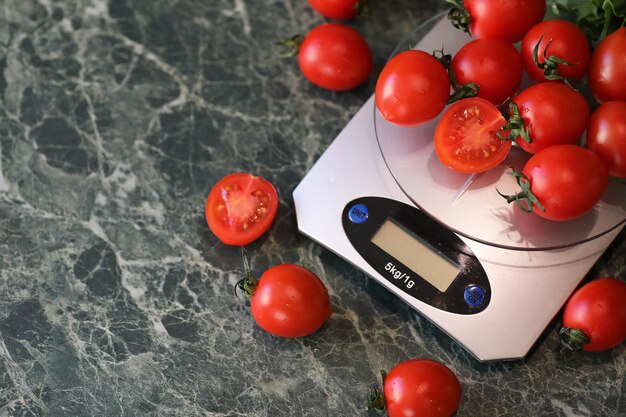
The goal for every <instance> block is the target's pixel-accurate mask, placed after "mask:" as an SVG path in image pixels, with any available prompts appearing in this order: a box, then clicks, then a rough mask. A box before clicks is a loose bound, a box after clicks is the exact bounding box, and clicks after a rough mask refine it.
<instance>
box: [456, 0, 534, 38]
mask: <svg viewBox="0 0 626 417" xmlns="http://www.w3.org/2000/svg"><path fill="white" fill-rule="evenodd" d="M463 6H464V7H465V9H466V10H467V11H468V12H469V15H470V19H471V21H470V27H469V29H470V33H471V34H472V36H474V37H475V38H479V39H480V38H498V39H504V40H507V41H509V42H517V41H520V40H522V38H523V37H524V35H525V34H526V32H528V30H529V29H530V28H531V27H533V26H534V25H535V24H537V23H539V22H540V21H541V20H543V17H544V15H545V14H546V0H501V1H494V0H464V1H463Z"/></svg>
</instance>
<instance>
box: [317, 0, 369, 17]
mask: <svg viewBox="0 0 626 417" xmlns="http://www.w3.org/2000/svg"><path fill="white" fill-rule="evenodd" d="M307 1H308V2H309V5H310V6H311V7H312V8H313V9H315V11H317V12H318V13H320V14H321V15H323V16H325V17H327V18H329V19H339V20H348V19H352V18H353V17H354V16H356V13H357V11H358V8H359V3H360V0H307Z"/></svg>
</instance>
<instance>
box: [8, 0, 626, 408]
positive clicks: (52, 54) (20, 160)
mask: <svg viewBox="0 0 626 417" xmlns="http://www.w3.org/2000/svg"><path fill="white" fill-rule="evenodd" d="M444 8H445V4H444V2H443V1H434V0H421V1H414V0H397V1H393V2H382V1H381V2H373V4H372V16H371V19H370V20H369V21H359V22H349V23H348V24H349V25H350V26H352V27H354V28H356V29H357V30H359V31H360V32H361V33H362V34H363V35H364V36H365V37H366V39H367V40H368V42H369V43H370V46H371V48H372V51H373V53H374V72H373V73H372V75H371V77H370V79H369V81H368V82H367V83H366V84H364V85H363V86H361V87H359V88H357V89H355V90H353V91H350V92H345V93H333V92H328V91H324V90H322V89H319V88H317V87H315V86H313V85H311V84H309V83H308V82H307V81H305V80H304V79H303V77H302V76H301V75H300V73H299V70H298V68H297V64H296V62H295V61H293V60H292V61H290V60H285V59H280V58H278V57H277V54H278V52H279V50H278V49H277V47H276V42H277V41H278V40H279V39H282V38H284V37H288V36H290V35H293V34H294V33H296V32H301V31H303V30H306V29H308V28H312V27H314V26H315V25H317V24H319V23H322V22H323V21H324V20H323V18H321V17H320V16H319V15H317V14H315V13H314V12H313V11H312V10H311V9H310V8H309V6H308V5H307V4H306V1H305V0H297V1H296V0H204V1H201V0H178V1H177V0H154V1H148V0H13V1H11V0H4V1H3V2H2V3H1V4H0V155H1V158H0V416H20V417H21V416H23V417H26V416H28V417H30V416H54V417H61V416H185V417H194V416H205V417H209V416H210V417H227V416H228V417H234V416H239V417H243V416H246V417H247V416H250V417H252V416H255V417H263V416H267V417H280V416H298V417H308V416H311V417H312V416H315V417H319V416H353V417H354V416H361V415H362V416H365V415H371V416H373V415H375V412H373V411H371V412H369V413H368V412H366V411H365V405H366V403H367V401H368V391H369V389H370V388H371V387H374V386H375V385H376V384H377V383H379V370H381V369H386V370H389V369H390V368H391V367H393V366H394V365H395V364H396V363H398V362H400V361H403V360H406V359H410V358H416V357H427V358H433V359H437V360H439V361H441V362H443V363H445V364H446V365H447V366H449V367H450V369H452V370H453V371H454V372H455V374H456V375H457V376H458V378H459V380H460V382H461V384H462V387H463V399H462V402H461V406H460V408H459V410H458V412H457V416H459V417H461V416H472V417H476V416H488V417H505V416H506V417H513V416H520V417H521V416H533V417H539V416H568V417H581V416H594V417H598V416H609V417H615V416H626V397H625V394H624V393H625V392H626V352H625V348H626V346H624V345H622V346H619V347H617V348H615V349H613V350H611V351H609V352H605V353H601V354H594V355H585V354H581V355H560V354H558V353H557V352H556V350H555V348H556V345H557V341H558V337H557V335H556V329H557V328H558V320H555V321H554V322H552V323H550V325H549V326H548V328H547V329H546V332H545V335H544V336H543V337H542V338H540V340H539V341H538V342H537V344H536V346H535V347H534V348H533V349H532V351H531V352H530V353H529V355H528V356H527V358H526V359H524V360H520V361H512V362H498V363H480V362H478V361H476V360H475V359H474V358H473V357H472V356H471V355H470V354H469V353H467V352H466V351H465V350H464V349H463V348H462V347H461V346H460V345H459V344H457V343H456V342H454V341H453V340H452V339H450V338H449V337H447V336H446V335H445V334H443V333H442V332H441V331H440V330H439V329H438V328H437V327H435V326H434V325H432V324H431V323H430V322H429V321H428V320H426V319H424V318H423V317H422V316H420V315H419V314H418V313H416V312H415V311H414V310H412V309H411V308H410V307H408V306H407V305H406V304H404V303H403V302H401V301H400V300H398V299H397V298H396V297H395V296H393V295H392V294H390V293H389V292H388V291H387V290H386V289H384V288H383V287H382V286H381V285H379V284H378V283H376V282H375V281H373V280H372V279H370V278H368V277H367V276H365V275H364V274H363V273H361V272H360V271H358V270H356V269H355V268H354V267H353V266H351V265H350V264H348V263H346V262H345V261H343V260H341V259H340V258H339V257H337V256H336V255H335V254H333V253H331V252H329V251H328V250H326V249H324V248H322V247H321V246H319V245H318V244H316V243H314V242H312V241H311V240H309V239H307V238H306V237H304V236H303V235H301V234H299V233H298V231H297V225H296V217H295V212H294V204H293V200H292V197H291V193H292V191H293V189H294V188H295V187H296V185H297V184H298V183H299V181H300V180H301V179H302V177H303V176H304V175H305V173H306V172H307V171H308V170H309V169H310V168H311V166H312V165H313V163H314V162H315V161H316V160H317V158H319V156H320V155H321V154H322V153H323V152H324V150H325V149H326V148H327V147H328V145H329V144H330V143H331V142H332V140H333V139H334V137H335V136H336V135H337V134H338V133H339V131H340V130H341V129H342V128H343V126H344V125H345V124H346V123H347V122H348V120H350V118H351V117H352V115H353V114H354V113H355V112H356V111H357V110H358V109H359V108H360V106H361V105H362V104H363V103H364V102H365V100H367V98H368V97H369V96H370V95H371V94H372V93H373V89H374V85H375V81H376V75H377V73H378V72H379V71H380V69H381V68H382V65H383V64H384V62H385V60H386V58H387V56H388V55H389V54H390V53H391V51H393V49H394V47H395V46H396V45H397V44H398V43H399V42H400V40H401V39H402V38H403V37H404V36H405V35H406V34H408V33H409V32H410V31H411V30H412V29H413V28H414V27H415V25H417V24H418V23H419V22H421V21H423V20H424V19H426V18H428V17H429V16H432V15H433V14H434V13H436V12H437V11H440V10H443V9H444ZM239 170H243V171H248V172H251V173H254V174H256V175H260V176H263V177H265V178H267V179H268V180H270V181H271V182H273V183H274V184H275V185H276V187H277V189H278V192H279V195H280V205H279V212H278V216H277V218H276V221H275V223H274V225H273V226H272V228H271V229H270V230H269V232H268V233H266V234H265V235H264V236H263V238H261V239H260V240H258V241H256V242H254V243H253V244H251V245H249V247H248V253H249V255H250V258H251V262H252V269H253V271H254V272H257V273H260V272H262V271H263V270H264V269H266V268H267V267H269V266H271V265H274V264H277V263H283V262H290V263H297V264H300V265H303V266H306V267H307V268H309V269H311V270H312V271H314V272H315V273H316V274H318V275H319V276H320V277H321V278H322V280H323V281H324V282H325V283H326V285H327V286H328V288H329V291H330V294H331V301H332V304H333V309H334V314H333V316H332V317H331V318H330V320H329V321H328V322H327V323H326V325H324V326H323V327H322V329H320V330H319V331H318V332H316V333H314V334H313V335H311V336H308V337H305V338H301V339H294V340H285V339H279V338H276V337H273V336H271V335H269V334H267V333H265V332H264V331H262V330H261V329H260V328H259V327H258V326H257V325H256V324H255V323H254V321H253V319H252V318H251V316H250V314H249V312H248V310H247V306H246V305H245V304H244V303H242V302H241V301H239V300H238V299H237V298H235V297H234V296H233V285H234V284H235V282H236V281H237V280H238V278H239V277H240V274H241V260H240V254H239V249H237V248H233V247H227V246H225V245H223V244H221V243H220V242H219V241H218V240H217V239H216V238H215V237H214V236H213V235H212V234H211V233H210V231H209V230H208V228H207V226H206V223H205V220H204V214H203V208H204V200H205V198H206V196H207V194H208V192H209V189H210V187H211V186H212V185H213V184H214V183H215V182H216V181H217V180H218V179H219V178H221V177H222V176H224V175H226V174H228V173H230V172H233V171H239ZM625 249H626V244H625V243H624V239H623V234H622V235H621V236H620V237H619V238H618V239H617V241H616V242H615V244H614V245H612V246H611V247H610V248H609V250H608V251H607V252H606V253H605V254H604V256H603V257H602V258H601V260H600V262H599V263H598V264H597V265H596V267H594V268H593V269H592V270H591V272H590V273H589V275H588V278H589V279H590V278H595V277H599V276H603V275H611V276H618V277H621V279H625V277H626V275H625V274H626V272H625V266H624V263H625V253H626V250H625ZM511 320H513V321H514V320H515V318H511Z"/></svg>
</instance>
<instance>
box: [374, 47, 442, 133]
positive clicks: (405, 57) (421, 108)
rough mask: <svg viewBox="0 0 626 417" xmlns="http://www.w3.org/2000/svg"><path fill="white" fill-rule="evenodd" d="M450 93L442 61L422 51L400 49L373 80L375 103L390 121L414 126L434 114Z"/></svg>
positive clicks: (434, 115)
mask: <svg viewBox="0 0 626 417" xmlns="http://www.w3.org/2000/svg"><path fill="white" fill-rule="evenodd" d="M449 97H450V78H449V77H448V72H447V71H446V69H445V67H444V66H443V64H442V63H441V62H439V61H438V60H437V59H436V58H435V57H434V56H432V55H431V54H428V53H426V52H424V51H419V50H414V49H413V50H408V51H404V52H400V53H399V54H397V55H396V56H394V57H393V58H391V59H390V60H389V62H387V64H386V65H385V67H384V68H383V70H382V71H381V73H380V75H379V77H378V81H377V83H376V92H375V100H376V107H377V108H378V110H379V111H380V113H381V114H382V116H383V117H384V118H385V119H386V120H387V121H389V122H391V123H394V124H397V125H400V126H407V127H410V126H417V125H419V124H421V123H424V122H427V121H429V120H432V119H434V118H435V117H437V115H438V114H439V113H441V110H443V108H444V107H445V106H446V102H447V101H448V98H449Z"/></svg>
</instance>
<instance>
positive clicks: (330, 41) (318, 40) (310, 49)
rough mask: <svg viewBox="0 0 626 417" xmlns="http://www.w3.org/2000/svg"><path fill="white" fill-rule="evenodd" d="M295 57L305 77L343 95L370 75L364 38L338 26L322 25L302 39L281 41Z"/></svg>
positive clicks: (369, 60)
mask: <svg viewBox="0 0 626 417" xmlns="http://www.w3.org/2000/svg"><path fill="white" fill-rule="evenodd" d="M283 44H284V45H285V46H287V47H289V48H291V51H290V52H289V53H287V54H286V55H287V56H295V55H297V56H298V65H299V66H300V70H301V71H302V74H303V75H304V77H305V78H306V79H307V80H309V81H310V82H311V83H313V84H315V85H317V86H319V87H322V88H325V89H327V90H334V91H345V90H351V89H353V88H356V87H358V86H359V85H361V84H362V83H363V82H365V80H367V78H368V77H369V75H370V72H371V71H372V65H373V64H372V52H371V50H370V47H369V45H368V43H367V41H366V40H365V38H363V36H362V35H361V34H360V33H359V32H357V31H356V30H354V29H352V28H351V27H348V26H346V25H342V24H339V23H324V24H321V25H319V26H317V27H315V28H313V29H312V30H311V31H309V33H307V35H306V36H305V37H304V38H302V37H301V36H299V35H297V36H294V37H293V38H291V39H289V40H287V41H284V42H283Z"/></svg>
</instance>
